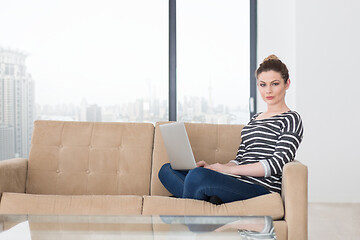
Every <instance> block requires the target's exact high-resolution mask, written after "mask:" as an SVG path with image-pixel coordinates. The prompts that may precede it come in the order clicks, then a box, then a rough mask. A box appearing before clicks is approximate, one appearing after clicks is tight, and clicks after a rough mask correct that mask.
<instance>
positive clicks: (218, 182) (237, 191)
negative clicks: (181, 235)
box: [159, 163, 270, 203]
mask: <svg viewBox="0 0 360 240" xmlns="http://www.w3.org/2000/svg"><path fill="white" fill-rule="evenodd" d="M159 179H160V181H161V183H162V184H163V185H164V187H165V188H166V189H167V190H168V191H169V192H170V193H171V194H173V195H174V196H175V197H178V198H191V199H198V200H205V201H207V200H208V199H209V197H211V196H217V197H219V198H220V199H221V200H222V202H224V203H228V202H233V201H239V200H245V199H248V198H252V197H257V196H260V195H264V194H268V193H270V192H269V190H267V189H266V188H265V187H263V186H260V185H257V184H250V183H246V182H243V181H241V180H239V179H237V178H235V177H231V176H228V175H225V174H222V173H219V172H216V171H213V170H210V169H207V168H203V167H198V168H194V169H192V170H190V171H179V170H174V169H172V168H171V166H170V164H169V163H166V164H164V165H163V166H162V167H161V169H160V171H159Z"/></svg>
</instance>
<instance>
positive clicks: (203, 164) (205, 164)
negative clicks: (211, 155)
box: [196, 160, 209, 167]
mask: <svg viewBox="0 0 360 240" xmlns="http://www.w3.org/2000/svg"><path fill="white" fill-rule="evenodd" d="M196 166H197V167H207V166H209V164H207V162H205V161H203V160H202V161H199V162H197V163H196Z"/></svg>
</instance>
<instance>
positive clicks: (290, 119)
mask: <svg viewBox="0 0 360 240" xmlns="http://www.w3.org/2000/svg"><path fill="white" fill-rule="evenodd" d="M255 74H256V78H257V86H258V89H259V92H260V94H261V97H262V99H263V100H264V101H265V103H266V104H267V111H266V112H262V113H258V114H255V115H254V116H253V117H252V119H251V120H250V122H249V123H248V124H247V125H246V126H244V128H243V130H242V132H241V138H242V142H241V144H240V147H239V150H238V152H237V156H236V158H235V159H234V160H231V161H230V162H229V163H227V164H220V163H215V164H208V163H206V162H205V161H200V162H198V163H197V166H198V167H197V168H195V169H192V170H190V171H178V170H173V169H172V168H171V166H170V164H168V163H167V164H164V165H163V166H162V168H161V169H160V171H159V179H160V181H161V182H162V184H163V185H164V186H165V188H166V189H167V190H168V191H169V192H170V193H172V194H173V195H174V196H175V197H179V198H191V199H198V200H205V201H210V202H212V203H215V204H221V203H227V202H232V201H238V200H245V199H248V198H252V197H256V196H260V195H264V194H268V193H270V192H277V193H281V180H282V170H283V167H284V165H285V164H286V163H288V162H290V161H292V160H294V157H295V152H296V150H297V149H298V147H299V144H300V142H301V140H302V136H303V126H302V121H301V117H300V115H299V114H298V113H297V112H295V111H291V110H290V109H289V107H288V106H287V105H286V103H285V94H286V90H287V89H288V88H289V86H290V79H289V72H288V69H287V67H286V65H285V64H284V63H283V62H282V61H281V60H279V59H278V58H277V57H276V56H275V55H270V56H269V57H267V58H266V59H264V61H263V62H262V63H261V64H260V66H259V68H258V69H257V70H256V73H255ZM220 172H223V173H229V174H233V175H236V176H238V177H232V176H229V175H225V174H222V173H220Z"/></svg>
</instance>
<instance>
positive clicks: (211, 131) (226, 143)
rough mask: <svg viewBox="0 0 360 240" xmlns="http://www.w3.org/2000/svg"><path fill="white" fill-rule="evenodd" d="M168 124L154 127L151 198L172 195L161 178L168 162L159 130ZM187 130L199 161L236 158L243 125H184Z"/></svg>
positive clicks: (211, 161)
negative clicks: (163, 167) (164, 166)
mask: <svg viewBox="0 0 360 240" xmlns="http://www.w3.org/2000/svg"><path fill="white" fill-rule="evenodd" d="M165 123H169V122H161V123H156V126H155V137H154V150H153V165H152V174H151V195H158V196H169V195H170V194H169V192H168V191H167V190H166V189H165V188H164V186H163V185H162V184H161V182H160V180H159V178H158V173H159V170H160V168H161V166H162V165H163V164H164V163H168V162H169V158H168V156H167V153H166V149H165V145H164V140H163V139H162V136H161V132H160V128H159V125H161V124H165ZM185 127H186V132H187V134H188V136H189V141H190V144H191V148H192V150H193V153H194V157H195V160H196V161H200V160H205V161H206V162H208V163H217V162H219V163H227V162H229V161H230V160H233V159H234V158H235V157H236V153H237V150H238V148H239V145H240V143H241V130H242V128H243V125H230V124H206V123H185Z"/></svg>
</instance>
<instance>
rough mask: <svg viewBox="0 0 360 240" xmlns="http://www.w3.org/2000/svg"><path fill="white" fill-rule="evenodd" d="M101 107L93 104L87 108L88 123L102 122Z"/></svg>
mask: <svg viewBox="0 0 360 240" xmlns="http://www.w3.org/2000/svg"><path fill="white" fill-rule="evenodd" d="M101 120H102V119H101V107H99V106H98V105H96V104H92V105H90V106H88V107H87V108H86V121H89V122H101Z"/></svg>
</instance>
